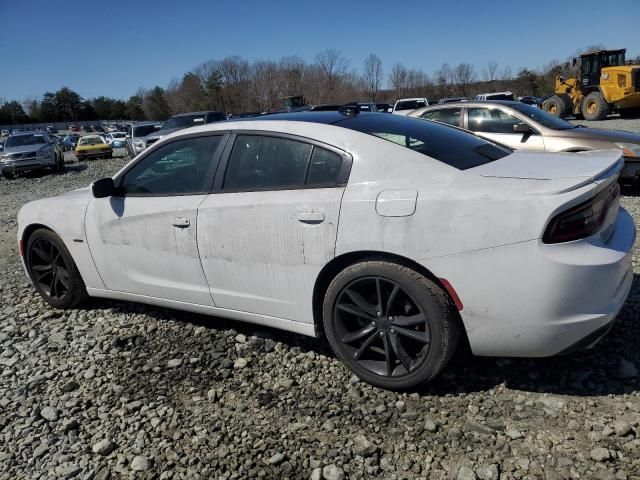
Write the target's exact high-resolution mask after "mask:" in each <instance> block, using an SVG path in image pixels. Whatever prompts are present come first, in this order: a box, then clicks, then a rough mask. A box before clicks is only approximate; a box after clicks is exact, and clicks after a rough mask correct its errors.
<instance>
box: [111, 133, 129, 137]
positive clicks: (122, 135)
mask: <svg viewBox="0 0 640 480" xmlns="http://www.w3.org/2000/svg"><path fill="white" fill-rule="evenodd" d="M111 136H112V137H113V138H125V137H126V136H127V134H126V133H118V132H116V133H112V134H111Z"/></svg>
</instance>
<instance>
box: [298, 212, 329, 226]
mask: <svg viewBox="0 0 640 480" xmlns="http://www.w3.org/2000/svg"><path fill="white" fill-rule="evenodd" d="M296 218H297V219H298V221H299V222H302V223H307V224H309V225H317V224H318V223H322V222H324V213H322V212H298V213H296Z"/></svg>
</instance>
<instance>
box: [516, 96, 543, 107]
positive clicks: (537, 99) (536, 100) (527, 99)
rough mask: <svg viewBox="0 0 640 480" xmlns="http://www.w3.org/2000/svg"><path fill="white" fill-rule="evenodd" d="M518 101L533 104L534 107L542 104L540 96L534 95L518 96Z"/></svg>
mask: <svg viewBox="0 0 640 480" xmlns="http://www.w3.org/2000/svg"><path fill="white" fill-rule="evenodd" d="M518 101H519V102H522V103H526V104H527V105H531V106H532V107H538V108H540V106H541V105H542V102H541V101H540V97H532V96H524V97H518Z"/></svg>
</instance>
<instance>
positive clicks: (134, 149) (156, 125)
mask: <svg viewBox="0 0 640 480" xmlns="http://www.w3.org/2000/svg"><path fill="white" fill-rule="evenodd" d="M160 128H162V124H161V123H160V122H139V123H132V124H129V125H127V144H126V149H127V153H128V154H129V156H130V157H131V158H133V157H135V156H136V155H138V154H139V153H140V152H142V151H143V150H144V149H145V148H147V145H146V143H145V138H146V136H147V135H150V134H151V133H153V132H156V131H158V130H160Z"/></svg>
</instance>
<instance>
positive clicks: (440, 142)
mask: <svg viewBox="0 0 640 480" xmlns="http://www.w3.org/2000/svg"><path fill="white" fill-rule="evenodd" d="M335 125H337V126H340V127H344V128H349V129H351V130H357V131H359V132H363V133H368V134H370V135H374V136H376V137H380V138H382V139H384V140H387V141H389V142H393V143H396V144H398V145H401V146H403V147H406V148H408V149H410V150H413V151H415V152H418V153H421V154H423V155H426V156H428V157H431V158H434V159H436V160H439V161H441V162H442V163H446V164H447V165H449V166H451V167H454V168H457V169H458V170H466V169H468V168H473V167H478V166H480V165H484V164H486V163H489V162H492V161H494V160H498V159H499V158H502V157H506V156H507V155H510V154H511V153H512V151H513V150H511V149H509V148H507V147H503V146H501V145H496V144H495V143H491V142H489V141H486V140H484V139H482V138H479V137H476V136H475V135H471V134H469V133H466V132H464V131H462V130H457V129H455V128H451V127H448V126H446V125H440V124H437V123H434V122H425V121H424V120H421V119H418V118H411V117H405V116H402V115H378V114H369V115H367V114H362V115H358V116H357V117H355V118H349V119H346V120H342V121H338V122H335Z"/></svg>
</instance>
